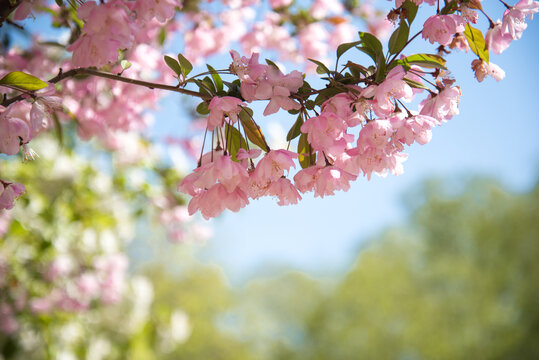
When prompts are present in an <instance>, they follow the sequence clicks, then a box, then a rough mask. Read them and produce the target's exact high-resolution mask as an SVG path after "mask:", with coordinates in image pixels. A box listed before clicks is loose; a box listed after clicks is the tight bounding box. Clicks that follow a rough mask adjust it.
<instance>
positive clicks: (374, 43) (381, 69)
mask: <svg viewBox="0 0 539 360" xmlns="http://www.w3.org/2000/svg"><path fill="white" fill-rule="evenodd" d="M359 38H360V39H361V43H362V45H363V47H362V48H359V49H360V50H361V51H363V52H365V53H366V54H367V55H369V56H370V57H371V58H372V59H373V60H374V62H375V63H376V67H377V70H376V80H377V81H380V80H382V79H383V77H384V76H385V72H386V58H385V56H384V48H383V47H382V43H381V42H380V40H378V39H377V38H376V36H374V35H372V34H369V33H366V32H360V33H359Z"/></svg>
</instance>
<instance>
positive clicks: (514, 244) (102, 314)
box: [0, 172, 539, 360]
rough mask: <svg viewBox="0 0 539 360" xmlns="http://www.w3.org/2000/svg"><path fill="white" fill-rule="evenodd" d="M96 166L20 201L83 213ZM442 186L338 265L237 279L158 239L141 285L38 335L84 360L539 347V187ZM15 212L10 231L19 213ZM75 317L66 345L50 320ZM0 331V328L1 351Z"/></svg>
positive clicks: (72, 215)
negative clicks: (332, 271) (234, 283)
mask: <svg viewBox="0 0 539 360" xmlns="http://www.w3.org/2000/svg"><path fill="white" fill-rule="evenodd" d="M94 175H95V174H94V173H91V172H89V173H88V177H85V178H84V181H82V182H81V183H80V184H78V185H77V183H74V184H75V185H76V186H79V187H81V186H82V187H81V189H78V190H77V189H75V190H73V189H72V190H69V191H67V192H59V191H57V190H58V188H57V186H56V185H55V186H49V185H47V183H46V182H45V181H44V182H43V183H42V184H38V185H39V186H36V187H35V188H33V189H32V193H36V194H38V195H32V196H40V197H42V198H41V200H39V198H35V199H34V200H31V201H28V200H24V199H23V200H22V202H21V205H24V209H29V206H30V204H31V203H32V202H35V201H39V202H40V203H42V204H53V203H54V204H62V206H63V207H66V208H65V209H63V210H62V211H61V212H60V211H59V210H58V211H55V212H54V214H53V215H54V216H60V215H61V214H64V215H62V219H61V221H64V222H65V221H68V222H72V221H77V222H78V223H80V222H84V219H83V218H80V217H79V216H77V215H76V214H77V213H79V212H80V209H86V208H88V207H89V206H90V205H91V204H92V203H94V202H95V201H98V200H97V199H94V198H93V197H92V196H93V195H92V194H90V193H87V194H86V195H85V193H84V191H86V192H88V189H89V188H88V187H86V185H84V184H87V183H88V182H91V178H92V176H94ZM81 184H82V185H81ZM453 185H454V184H453ZM40 186H41V187H42V188H43V190H42V191H40V190H39V187H40ZM66 186H68V184H67V185H66ZM111 186H112V187H113V189H114V187H115V186H118V185H117V184H115V182H112V185H111ZM450 187H451V183H449V182H446V183H444V182H430V183H427V184H426V185H425V186H424V187H423V188H422V190H421V191H420V192H417V193H415V194H414V195H413V196H412V198H413V200H414V204H413V205H412V206H411V208H412V209H411V211H410V212H411V215H410V218H409V221H408V223H407V224H406V225H404V226H401V227H398V228H392V229H388V230H386V231H385V232H384V233H382V234H381V235H380V236H379V237H378V238H375V239H371V240H370V241H369V242H367V243H366V244H364V245H363V246H362V248H361V250H360V251H359V253H358V257H357V260H356V261H355V263H354V264H353V266H352V267H351V269H350V270H349V271H348V272H347V273H346V274H342V276H340V277H335V278H330V279H315V278H312V277H310V276H308V275H306V274H303V273H300V272H288V273H283V274H281V275H279V276H276V277H273V278H256V279H253V280H251V281H250V282H249V283H247V284H246V285H245V286H242V287H240V288H234V287H231V286H230V285H229V284H228V283H227V280H226V277H225V276H224V275H223V274H222V272H221V271H220V269H218V268H217V267H210V266H207V265H203V264H201V263H199V262H198V261H197V260H196V256H195V255H193V254H194V253H195V251H192V250H189V247H188V246H185V245H180V246H179V247H174V245H163V244H162V243H161V244H160V245H159V244H158V245H156V246H157V247H158V248H159V250H157V252H156V254H157V255H154V258H153V260H152V261H150V262H148V263H145V264H144V265H143V266H139V267H137V270H136V274H132V275H133V276H134V277H133V278H134V279H137V278H139V277H141V278H143V279H145V280H144V281H145V282H146V283H147V285H144V284H142V285H141V284H140V281H141V280H140V279H139V280H136V281H135V283H136V282H137V281H138V282H139V285H136V284H132V285H130V290H129V293H128V294H129V296H128V299H126V300H125V301H124V302H123V303H121V304H118V305H115V306H111V307H104V308H102V309H101V308H99V309H96V310H95V311H94V312H92V313H89V314H85V315H80V316H76V317H73V318H68V319H63V320H62V322H61V324H62V327H59V328H58V329H55V328H54V323H50V322H49V323H47V324H45V323H44V322H43V321H44V320H43V319H45V318H46V317H45V316H42V317H41V320H40V321H41V323H40V324H41V325H40V326H41V329H42V331H43V332H44V333H46V332H50V333H49V334H48V335H46V334H44V338H45V341H46V342H47V341H49V343H48V346H47V347H46V348H47V349H49V351H50V349H59V348H62V347H64V348H66V346H67V348H69V349H70V351H71V353H72V354H74V355H75V358H77V359H78V358H81V359H83V358H84V359H92V360H93V359H190V360H192V359H195V360H196V359H234V360H237V359H240V360H242V359H315V360H316V359H320V360H322V359H332V360H335V359H407V360H408V359H410V360H411V359H452V360H454V359H539V341H538V340H537V339H539V287H538V286H537V284H538V283H539V186H536V187H535V189H534V190H532V191H530V192H529V193H527V194H514V193H511V192H508V191H506V190H504V189H503V188H502V187H501V186H499V185H497V184H495V183H493V182H490V181H485V180H475V181H472V182H470V183H469V184H468V185H467V186H466V187H465V188H464V190H462V191H454V190H452V189H451V188H450ZM113 189H112V190H111V191H112V192H114V190H113ZM81 191H83V192H82V193H81V194H79V195H77V194H78V193H79V192H81ZM124 193H125V192H124ZM62 194H63V195H62ZM66 196H68V197H70V198H71V200H69V199H66V200H65V201H59V200H55V201H50V199H53V198H54V199H60V198H61V197H66ZM47 197H48V198H50V199H49V200H47V199H48V198H47ZM36 199H37V200H36ZM69 204H71V205H69ZM35 206H36V205H34V208H35ZM69 206H72V207H71V208H69ZM98 208H99V207H98ZM40 209H41V207H40ZM77 209H78V210H77ZM92 209H93V208H92ZM100 210H102V209H100ZM27 211H28V210H27ZM92 211H93V210H92ZM15 214H19V215H20V216H23V214H22V213H21V212H19V213H15ZM66 214H67V215H68V216H66ZM92 214H93V213H92ZM92 214H90V215H88V214H86V215H85V217H86V218H88V219H92V222H94V221H95V223H94V225H92V224H86V223H85V224H84V226H85V228H87V227H91V226H96V227H98V228H101V227H110V226H112V227H114V226H115V225H117V223H116V222H115V221H112V220H114V219H115V218H116V217H115V216H112V217H111V219H112V220H111V221H112V222H111V221H109V220H107V221H104V222H101V221H100V220H99V219H100V218H101V216H100V215H99V214H98V212H97V213H95V216H94V215H92ZM66 219H67V220H66ZM56 221H59V220H56V219H55V218H51V219H50V222H49V223H47V221H43V222H40V223H39V224H38V225H39V226H41V227H43V232H42V233H43V234H53V232H50V231H52V230H51V229H54V230H55V231H59V232H60V233H61V230H62V229H61V227H59V226H60V225H59V224H61V222H60V223H57V224H55V223H54V222H56ZM30 223H32V222H30ZM12 224H13V226H12V227H11V231H12V232H14V233H13V234H12V235H16V236H17V237H20V236H21V234H22V233H21V231H23V230H24V229H25V226H27V225H25V224H27V222H25V221H24V219H20V220H19V219H17V218H15V219H14V220H13V222H12ZM17 224H18V225H17ZM36 226H37V225H36ZM31 229H33V230H35V229H36V228H35V227H32V228H31ZM24 231H28V234H29V235H28V236H31V239H30V238H29V239H28V240H32V241H39V238H38V237H39V236H38V235H39V234H37V233H36V232H35V231H30V230H29V229H26V230H24ZM7 235H8V236H9V233H8V234H7ZM36 236H38V237H36ZM51 241H53V240H51ZM3 244H4V245H5V244H6V242H4V243H3ZM154 245H155V244H154ZM47 246H49V247H50V245H47ZM328 246H331V245H330V244H329V243H328ZM8 250H9V249H6V248H3V249H2V251H3V254H4V255H6V254H7V251H8ZM159 251H161V255H162V256H161V255H160V253H159ZM171 259H175V261H176V262H175V263H172V262H171ZM144 281H142V282H143V283H144ZM144 288H146V290H145V291H142V290H141V289H144ZM145 299H146V300H145ZM137 303H143V305H140V304H139V305H140V306H139V305H137ZM137 309H138V310H137ZM141 309H142V310H141ZM141 311H142V315H141ZM25 316H27V317H28V316H31V314H26V315H25ZM51 316H52V315H51ZM49 319H50V320H51V321H52V320H53V319H57V318H54V317H50V318H49ZM174 319H176V320H174ZM135 320H136V321H135ZM74 322H75V323H76V324H78V325H77V326H79V327H81V328H82V329H83V331H82V332H81V331H79V333H82V334H84V335H83V336H82V337H80V338H79V340H77V341H73V340H70V341H71V342H70V343H69V344H68V345H65V343H66V341H67V340H66V339H65V336H64V337H62V336H60V335H58V331H61V330H62V329H65V328H66V326H67V325H70V324H71V325H70V326H73V323H74ZM174 322H176V324H180V325H176V329H174V326H175V325H174V324H173V323H174ZM66 324H67V325H66ZM51 329H52V330H51ZM49 330H50V331H49ZM55 334H56V335H55ZM45 335H46V336H45ZM64 335H65V334H64ZM47 339H48V340H47ZM96 339H97V340H99V339H101V340H102V339H106V342H108V345H107V346H105V348H106V349H107V351H105V352H103V355H102V356H94V355H95V354H96V352H95V348H96V345H95V343H96ZM101 340H100V341H101ZM10 341H11V340H9V339H6V338H0V343H2V344H4V345H3V346H4V357H5V358H9V357H6V354H7V353H6V352H5V350H6V348H5V346H6V344H10V343H11V342H10ZM97 342H99V341H97ZM92 344H93V345H92ZM92 346H93V347H92ZM39 349H40V348H38V350H39ZM18 351H19V356H18V358H21V359H24V358H32V359H34V358H35V359H40V358H46V354H41V353H39V351H38V352H36V351H37V350H35V348H34V349H33V350H32V351H33V352H24V349H23V347H20V348H19V349H18ZM59 353H61V351H56V353H55V354H59ZM92 354H94V355H92ZM0 358H1V357H0ZM49 358H59V357H54V356H49Z"/></svg>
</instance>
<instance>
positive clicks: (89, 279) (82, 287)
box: [75, 272, 100, 302]
mask: <svg viewBox="0 0 539 360" xmlns="http://www.w3.org/2000/svg"><path fill="white" fill-rule="evenodd" d="M75 284H76V286H77V289H78V291H79V292H80V294H81V295H82V297H83V299H86V301H84V302H89V301H90V300H92V299H94V298H96V297H97V296H98V295H99V292H100V286H99V281H98V278H97V276H96V275H95V274H93V273H89V272H86V273H83V274H81V275H80V276H79V277H77V278H76V279H75Z"/></svg>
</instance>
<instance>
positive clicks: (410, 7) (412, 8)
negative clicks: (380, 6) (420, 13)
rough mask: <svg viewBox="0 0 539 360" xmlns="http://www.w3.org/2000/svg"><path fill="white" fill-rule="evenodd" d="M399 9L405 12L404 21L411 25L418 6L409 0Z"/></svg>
mask: <svg viewBox="0 0 539 360" xmlns="http://www.w3.org/2000/svg"><path fill="white" fill-rule="evenodd" d="M401 8H402V9H404V10H406V20H408V25H412V22H413V21H414V19H415V16H416V14H417V9H418V8H419V6H417V5H416V4H415V3H413V2H412V1H410V0H406V1H405V2H404V4H402V5H401Z"/></svg>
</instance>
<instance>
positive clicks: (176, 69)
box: [165, 55, 182, 76]
mask: <svg viewBox="0 0 539 360" xmlns="http://www.w3.org/2000/svg"><path fill="white" fill-rule="evenodd" d="M165 62H166V63H167V65H168V67H169V68H171V69H172V70H173V71H174V72H175V73H176V75H178V76H181V75H182V68H181V67H180V64H179V63H178V61H176V59H174V58H171V57H170V56H168V55H165Z"/></svg>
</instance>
